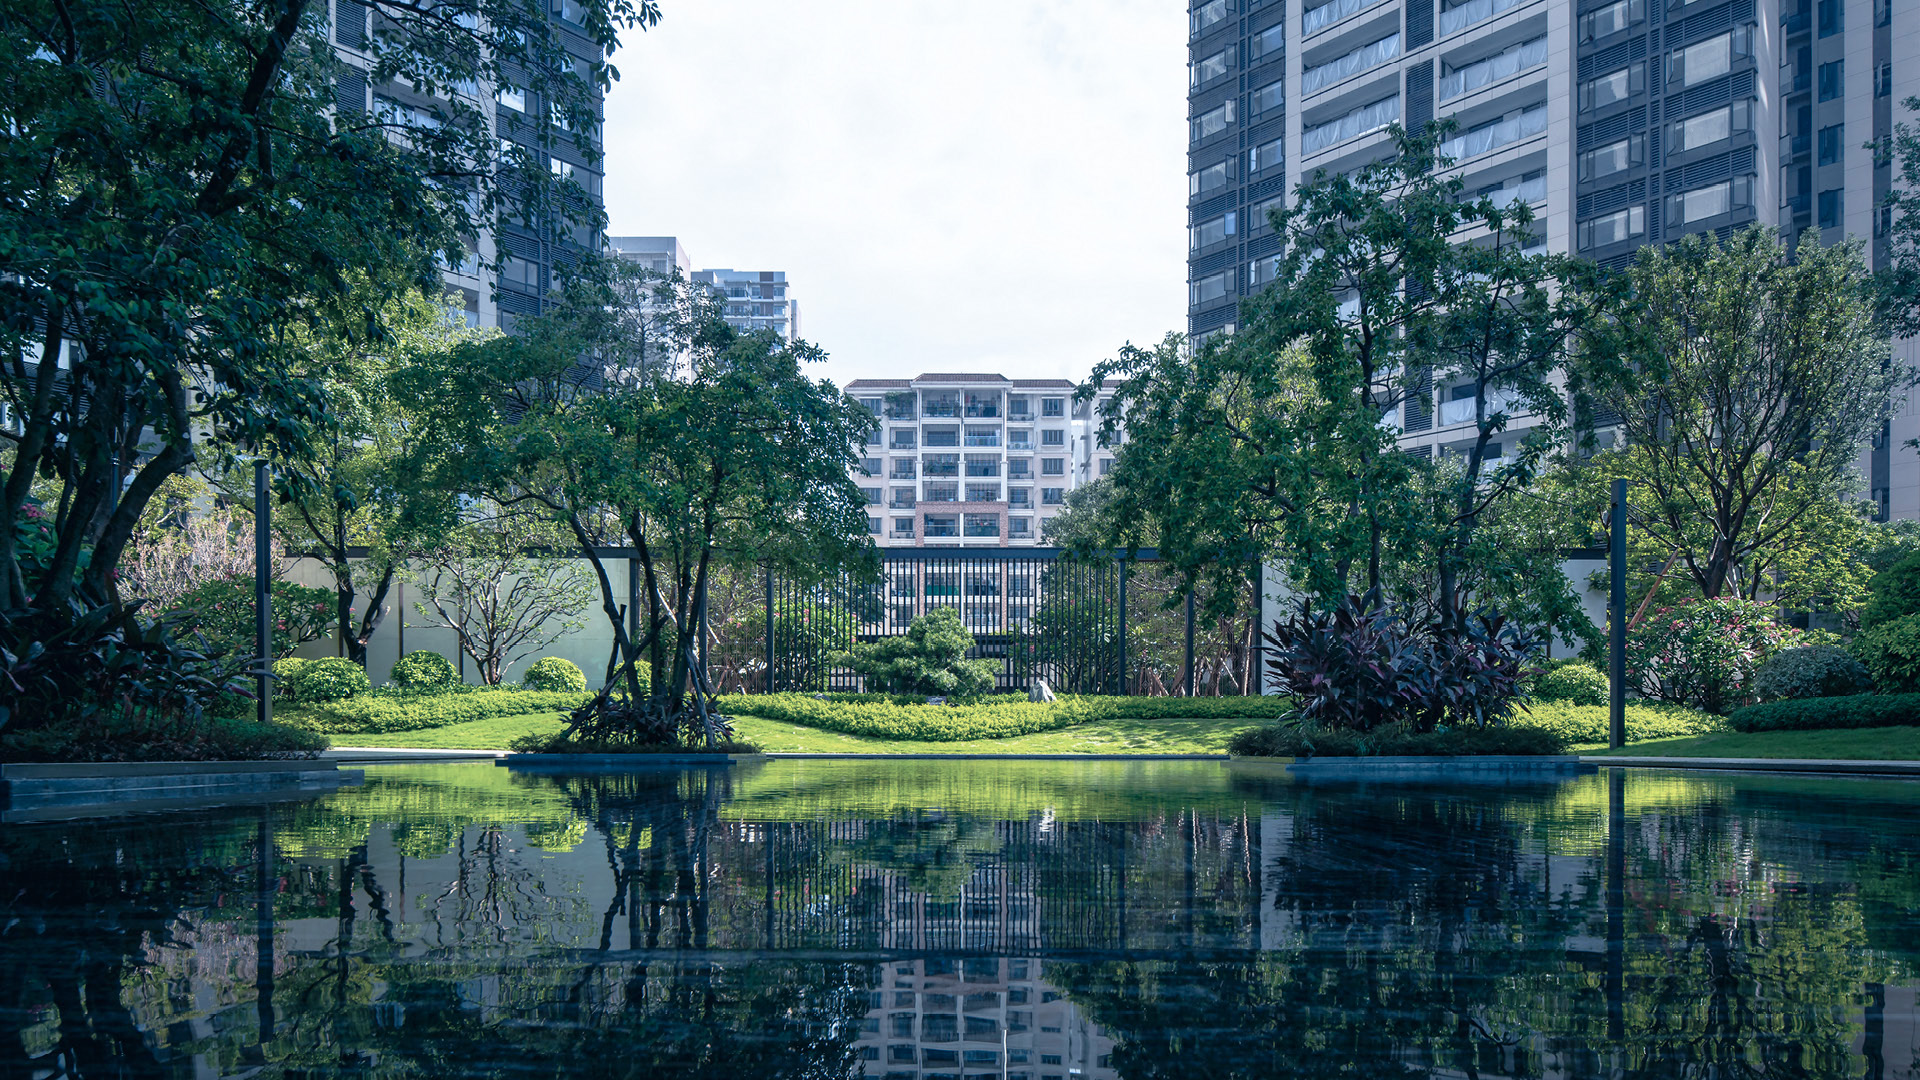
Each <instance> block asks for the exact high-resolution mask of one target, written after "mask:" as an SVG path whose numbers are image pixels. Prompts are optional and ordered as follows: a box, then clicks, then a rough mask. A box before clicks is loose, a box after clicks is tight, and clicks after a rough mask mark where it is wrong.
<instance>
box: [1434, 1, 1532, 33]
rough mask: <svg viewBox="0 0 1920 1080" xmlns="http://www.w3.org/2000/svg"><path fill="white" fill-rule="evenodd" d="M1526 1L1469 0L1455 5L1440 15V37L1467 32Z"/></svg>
mask: <svg viewBox="0 0 1920 1080" xmlns="http://www.w3.org/2000/svg"><path fill="white" fill-rule="evenodd" d="M1524 2H1525V0H1467V2H1466V3H1464V4H1455V5H1453V6H1452V7H1450V8H1447V9H1446V10H1444V11H1442V12H1441V13H1440V36H1441V37H1446V36H1447V35H1449V34H1453V33H1456V32H1458V31H1461V30H1465V29H1466V28H1467V27H1469V26H1472V25H1474V24H1475V23H1481V22H1485V21H1487V20H1488V19H1491V18H1493V17H1494V16H1495V15H1498V14H1500V13H1501V12H1503V11H1511V10H1512V9H1514V8H1516V7H1519V6H1520V5H1521V4H1522V3H1524Z"/></svg>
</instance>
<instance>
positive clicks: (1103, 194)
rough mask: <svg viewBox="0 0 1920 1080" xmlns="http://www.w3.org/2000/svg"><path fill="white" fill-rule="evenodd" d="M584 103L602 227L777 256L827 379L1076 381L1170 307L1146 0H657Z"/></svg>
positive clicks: (1153, 51)
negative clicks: (600, 109)
mask: <svg viewBox="0 0 1920 1080" xmlns="http://www.w3.org/2000/svg"><path fill="white" fill-rule="evenodd" d="M662 7H663V9H664V12H665V14H664V17H663V18H662V20H661V22H660V24H659V26H657V27H655V28H654V29H653V30H651V31H649V32H646V33H644V34H643V33H639V32H637V31H635V32H629V33H628V35H627V41H626V44H625V46H624V47H623V48H622V49H621V51H620V52H619V54H618V55H617V56H615V57H614V63H615V65H616V66H617V67H618V68H619V69H620V73H621V80H620V82H619V83H618V84H616V85H615V87H614V90H613V93H612V94H611V95H610V96H609V98H608V100H607V126H606V133H607V185H606V200H607V213H608V214H609V216H610V217H611V219H612V220H611V222H610V225H609V232H610V233H611V234H612V235H615V236H678V237H679V238H680V242H681V244H682V245H683V246H684V247H685V248H686V249H687V252H688V253H689V254H690V255H691V256H692V258H693V263H694V266H695V267H721V266H724V267H731V268H733V269H737V270H785V271H786V272H787V280H788V281H789V282H790V283H791V286H792V290H793V295H794V296H795V297H797V298H798V299H799V301H800V319H801V326H800V329H801V334H802V336H803V337H806V338H808V339H810V340H813V341H815V342H817V343H819V344H820V345H821V346H822V347H823V348H825V349H826V350H827V351H828V352H829V353H830V354H832V360H831V361H830V362H829V363H828V364H827V365H826V366H825V367H826V370H825V371H824V372H822V373H819V374H824V375H826V376H828V377H831V378H833V379H834V380H835V381H836V382H840V383H845V382H846V381H847V380H848V379H852V378H858V377H862V376H867V377H887V376H892V377H900V376H902V375H912V374H917V373H919V372H922V371H997V372H1003V373H1005V374H1007V375H1009V376H1011V377H1015V378H1043V377H1067V378H1074V379H1080V378H1084V377H1085V376H1086V374H1087V371H1088V369H1089V368H1090V367H1091V366H1092V364H1093V363H1094V362H1096V361H1098V360H1100V359H1102V358H1103V357H1106V356H1110V355H1112V353H1113V352H1114V350H1115V349H1116V348H1117V347H1118V346H1120V345H1121V344H1122V343H1124V342H1126V341H1128V340H1132V341H1134V342H1136V343H1148V342H1153V341H1157V340H1159V338H1160V337H1161V336H1162V335H1163V334H1165V333H1166V332H1167V331H1169V330H1176V329H1183V328H1184V325H1185V318H1186V285H1185V278H1186V261H1185V260H1186V248H1185V244H1186V219H1185V213H1184V211H1185V206H1186V159H1185V149H1186V146H1185V138H1186V120H1185V117H1186V12H1185V8H1186V5H1185V4H1178V3H1170V2H1167V0H1043V2H1035V0H986V2H977V3H960V4H949V3H931V2H927V0H895V2H892V3H880V2H877V0H838V2H833V0H830V2H827V3H813V4H798V3H793V2H791V0H781V2H775V0H663V3H662Z"/></svg>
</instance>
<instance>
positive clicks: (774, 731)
mask: <svg viewBox="0 0 1920 1080" xmlns="http://www.w3.org/2000/svg"><path fill="white" fill-rule="evenodd" d="M1258 723H1259V721H1253V720H1115V721H1110V722H1105V723H1097V724H1082V725H1080V726H1078V727H1071V728H1063V729H1061V730H1059V731H1047V732H1041V733H1039V734H1035V735H1020V736H1016V737H1014V738H1010V739H978V740H974V741H970V742H915V741H909V740H892V739H862V738H858V737H855V736H852V735H842V734H839V733H838V732H833V731H820V730H817V729H815V728H806V727H800V726H798V725H796V724H786V723H782V722H780V721H777V720H762V719H760V718H758V717H753V716H743V717H740V718H739V720H738V722H737V723H736V725H735V730H736V733H737V735H738V737H739V738H740V739H742V740H743V741H746V742H749V743H752V744H753V745H754V746H757V747H759V748H760V749H761V750H765V751H768V752H771V753H826V754H1221V753H1225V752H1226V749H1227V740H1228V739H1230V738H1232V737H1233V734H1234V732H1237V731H1239V730H1240V729H1242V728H1247V727H1254V726H1257V725H1258ZM561 726H562V723H561V719H560V714H559V713H531V714H527V715H524V716H499V717H493V718H491V719H487V720H475V721H473V722H471V723H466V724H451V725H448V726H447V727H441V728H428V729H426V730H423V731H402V732H394V733H392V734H386V735H378V734H375V735H334V736H331V738H332V739H333V745H335V746H396V747H429V748H432V749H436V750H452V749H461V750H505V749H507V747H508V744H510V743H511V742H513V740H515V739H517V738H519V737H520V736H522V735H526V734H528V733H531V732H539V733H542V734H547V733H552V732H557V731H559V730H560V728H561Z"/></svg>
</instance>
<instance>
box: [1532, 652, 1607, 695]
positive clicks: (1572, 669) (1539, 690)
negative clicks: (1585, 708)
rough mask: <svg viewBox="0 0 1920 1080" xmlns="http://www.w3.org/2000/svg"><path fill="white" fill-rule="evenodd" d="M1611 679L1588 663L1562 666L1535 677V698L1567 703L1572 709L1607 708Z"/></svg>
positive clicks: (1579, 662) (1582, 662)
mask: <svg viewBox="0 0 1920 1080" xmlns="http://www.w3.org/2000/svg"><path fill="white" fill-rule="evenodd" d="M1607 690H1608V687H1607V677H1606V676H1605V675H1603V674H1601V673H1600V669H1599V668H1597V667H1594V666H1593V665H1592V664H1589V663H1586V662H1584V661H1574V662H1573V663H1571V664H1561V665H1559V666H1557V667H1555V668H1553V669H1551V670H1549V671H1543V672H1541V673H1540V674H1538V675H1536V676H1534V679H1533V696H1534V699H1535V700H1537V701H1564V702H1566V703H1567V704H1569V705H1605V704H1606V703H1607Z"/></svg>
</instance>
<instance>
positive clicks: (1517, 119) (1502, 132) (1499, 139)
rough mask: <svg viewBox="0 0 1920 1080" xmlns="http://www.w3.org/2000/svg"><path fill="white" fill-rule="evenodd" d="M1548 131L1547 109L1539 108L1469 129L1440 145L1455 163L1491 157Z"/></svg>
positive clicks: (1443, 152)
mask: <svg viewBox="0 0 1920 1080" xmlns="http://www.w3.org/2000/svg"><path fill="white" fill-rule="evenodd" d="M1545 130H1547V107H1546V106H1545V105H1535V106H1533V107H1532V108H1530V109H1523V110H1521V111H1520V112H1519V113H1517V114H1515V115H1513V116H1510V117H1508V118H1507V119H1505V120H1491V121H1488V122H1486V123H1483V124H1478V125H1475V126H1474V127H1471V128H1469V129H1467V133H1466V134H1465V135H1462V136H1460V137H1459V138H1457V139H1448V140H1447V141H1446V142H1443V143H1441V144H1440V153H1441V155H1442V156H1443V157H1449V158H1452V159H1453V160H1455V161H1465V160H1467V159H1468V158H1474V157H1479V156H1480V155H1482V154H1490V153H1492V152H1494V151H1495V150H1498V149H1500V148H1501V147H1503V146H1507V145H1509V144H1512V143H1516V142H1519V141H1520V140H1522V139H1527V138H1531V137H1533V136H1535V135H1538V134H1540V133H1541V132H1543V131H1545Z"/></svg>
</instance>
